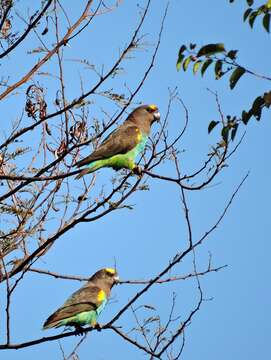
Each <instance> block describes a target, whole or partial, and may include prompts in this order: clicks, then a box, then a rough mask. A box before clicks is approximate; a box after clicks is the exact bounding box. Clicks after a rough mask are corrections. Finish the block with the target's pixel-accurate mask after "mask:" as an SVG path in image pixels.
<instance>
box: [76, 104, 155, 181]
mask: <svg viewBox="0 0 271 360" xmlns="http://www.w3.org/2000/svg"><path fill="white" fill-rule="evenodd" d="M159 119H160V113H159V110H158V107H157V106H156V105H142V106H139V107H138V108H136V109H135V110H134V111H133V112H132V113H131V114H130V115H129V116H128V118H127V119H126V120H125V121H124V123H123V124H122V125H120V126H119V127H118V128H117V129H115V130H114V131H113V132H112V133H111V134H109V136H108V137H107V138H106V139H105V140H104V141H103V142H102V143H101V144H100V145H99V146H98V148H97V149H96V150H95V151H94V152H93V153H92V154H90V155H89V156H87V157H86V158H84V159H83V160H80V161H78V162H77V163H76V164H74V166H77V167H81V166H86V168H84V169H82V171H81V172H80V173H79V175H77V177H76V178H77V179H79V178H81V177H82V176H83V175H85V174H88V173H92V172H94V171H96V170H98V169H100V168H102V167H112V168H113V169H115V170H119V169H122V168H126V169H130V170H136V169H138V167H137V166H136V164H135V158H136V157H137V155H138V154H140V153H142V152H143V150H144V148H145V145H146V142H147V140H148V136H149V134H150V130H151V125H152V124H153V123H154V122H155V121H159Z"/></svg>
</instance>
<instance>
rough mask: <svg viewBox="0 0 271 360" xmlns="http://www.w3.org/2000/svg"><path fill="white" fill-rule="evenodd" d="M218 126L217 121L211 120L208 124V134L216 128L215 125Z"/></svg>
mask: <svg viewBox="0 0 271 360" xmlns="http://www.w3.org/2000/svg"><path fill="white" fill-rule="evenodd" d="M217 124H219V121H214V120H212V121H211V122H210V124H209V125H208V134H210V132H211V131H212V130H213V129H214V128H215V127H216V125H217Z"/></svg>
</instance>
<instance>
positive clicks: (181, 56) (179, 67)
mask: <svg viewBox="0 0 271 360" xmlns="http://www.w3.org/2000/svg"><path fill="white" fill-rule="evenodd" d="M184 58H185V56H184V55H183V54H180V55H179V56H178V60H177V63H176V69H177V71H180V69H181V66H182V62H183V59H184Z"/></svg>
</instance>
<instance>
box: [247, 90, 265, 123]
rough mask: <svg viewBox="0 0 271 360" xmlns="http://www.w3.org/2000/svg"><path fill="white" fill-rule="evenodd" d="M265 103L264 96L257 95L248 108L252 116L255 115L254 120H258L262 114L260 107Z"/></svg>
mask: <svg viewBox="0 0 271 360" xmlns="http://www.w3.org/2000/svg"><path fill="white" fill-rule="evenodd" d="M264 105H265V101H264V98H263V97H262V96H258V97H257V98H256V99H255V100H254V102H253V105H252V107H251V109H250V112H252V114H253V116H255V118H256V120H258V121H259V120H260V119H261V116H262V108H263V106H264Z"/></svg>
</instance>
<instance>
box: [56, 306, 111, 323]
mask: <svg viewBox="0 0 271 360" xmlns="http://www.w3.org/2000/svg"><path fill="white" fill-rule="evenodd" d="M106 303H107V300H106V299H104V300H103V302H102V303H101V305H100V306H99V307H98V308H97V309H96V310H90V311H83V312H81V313H79V314H76V315H73V316H70V317H68V318H66V319H63V320H61V321H59V323H58V324H57V325H56V326H55V327H56V328H58V327H60V326H74V325H75V324H76V325H79V326H84V325H91V326H95V324H96V323H97V318H98V316H99V315H100V313H101V312H102V311H103V309H104V307H105V305H106Z"/></svg>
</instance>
